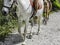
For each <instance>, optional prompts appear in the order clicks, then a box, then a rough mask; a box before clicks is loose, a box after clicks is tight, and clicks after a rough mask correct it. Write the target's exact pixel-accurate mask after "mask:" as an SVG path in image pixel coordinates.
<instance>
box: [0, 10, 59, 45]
mask: <svg viewBox="0 0 60 45" xmlns="http://www.w3.org/2000/svg"><path fill="white" fill-rule="evenodd" d="M15 32H16V31H15ZM16 33H17V32H16ZM22 41H23V40H22V37H21V36H19V35H18V34H12V35H9V36H8V37H7V38H5V41H4V42H1V41H0V45H21V42H22ZM26 45H60V11H59V12H54V13H52V14H51V15H50V19H49V21H48V24H47V25H41V30H40V34H39V35H33V37H32V39H26Z"/></svg>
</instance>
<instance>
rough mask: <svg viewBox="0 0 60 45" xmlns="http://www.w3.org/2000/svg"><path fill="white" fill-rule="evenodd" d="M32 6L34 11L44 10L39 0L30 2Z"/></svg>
mask: <svg viewBox="0 0 60 45" xmlns="http://www.w3.org/2000/svg"><path fill="white" fill-rule="evenodd" d="M30 4H31V6H32V7H33V8H34V9H37V10H39V9H41V8H42V5H41V3H39V2H38V0H30Z"/></svg>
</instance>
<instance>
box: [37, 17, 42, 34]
mask: <svg viewBox="0 0 60 45" xmlns="http://www.w3.org/2000/svg"><path fill="white" fill-rule="evenodd" d="M40 19H41V18H40V16H39V17H38V31H37V35H38V34H39V31H40Z"/></svg>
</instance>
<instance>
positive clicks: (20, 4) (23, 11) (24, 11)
mask: <svg viewBox="0 0 60 45" xmlns="http://www.w3.org/2000/svg"><path fill="white" fill-rule="evenodd" d="M14 1H16V2H17V4H16V6H17V10H16V13H17V16H18V32H19V34H20V35H22V33H21V27H22V21H23V20H24V21H25V28H24V35H22V36H23V38H24V42H25V38H26V33H27V26H28V23H29V19H30V17H31V15H32V14H31V12H32V6H31V4H30V0H4V7H3V9H2V12H3V14H6V15H7V14H8V13H9V10H10V8H11V6H12V4H13V2H14ZM38 2H39V3H40V4H41V5H42V8H41V9H39V10H38V11H37V13H36V16H37V17H38V32H39V29H40V17H42V14H43V8H44V4H43V0H39V1H38ZM38 32H37V33H38Z"/></svg>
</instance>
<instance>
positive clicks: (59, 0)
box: [51, 0, 60, 10]
mask: <svg viewBox="0 0 60 45" xmlns="http://www.w3.org/2000/svg"><path fill="white" fill-rule="evenodd" d="M51 2H52V5H53V9H54V10H58V9H60V0H51Z"/></svg>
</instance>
